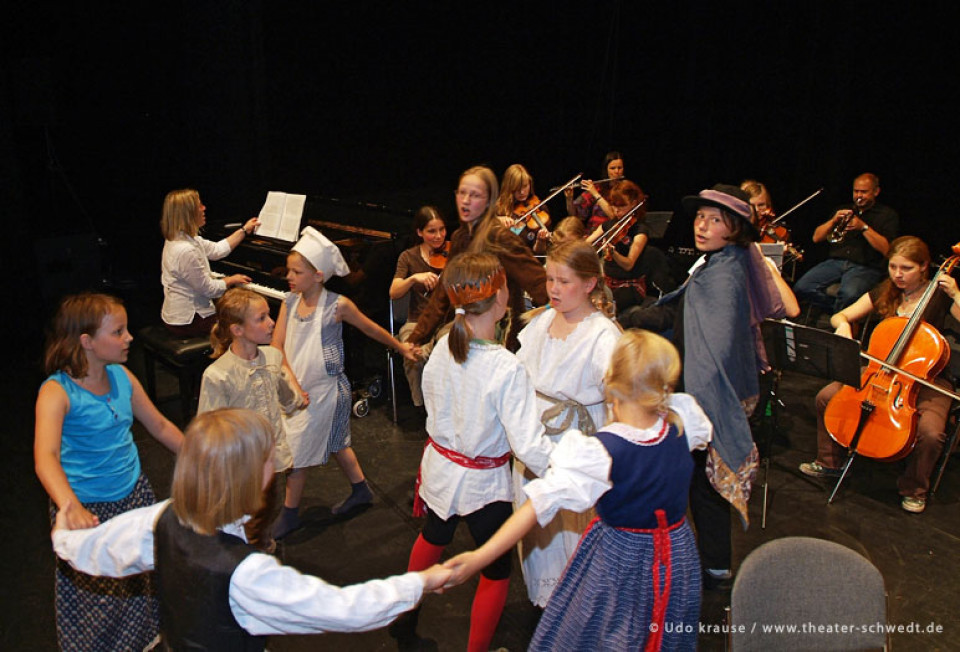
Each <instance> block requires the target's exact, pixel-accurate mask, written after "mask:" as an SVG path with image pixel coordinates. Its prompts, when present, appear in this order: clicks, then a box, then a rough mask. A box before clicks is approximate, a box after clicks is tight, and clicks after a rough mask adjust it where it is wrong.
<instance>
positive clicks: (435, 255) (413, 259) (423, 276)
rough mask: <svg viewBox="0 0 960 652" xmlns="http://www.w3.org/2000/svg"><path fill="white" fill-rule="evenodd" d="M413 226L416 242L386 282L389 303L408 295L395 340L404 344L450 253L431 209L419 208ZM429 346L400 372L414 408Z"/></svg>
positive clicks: (420, 399)
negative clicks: (404, 378) (408, 387)
mask: <svg viewBox="0 0 960 652" xmlns="http://www.w3.org/2000/svg"><path fill="white" fill-rule="evenodd" d="M413 227H414V229H415V230H416V232H417V237H418V238H420V242H419V244H416V245H414V246H412V247H410V248H409V249H406V250H405V251H403V253H401V254H400V258H399V259H398V260H397V271H396V273H395V274H394V275H393V281H392V282H391V283H390V298H391V299H392V300H396V299H401V298H403V297H405V296H407V294H409V295H410V305H409V308H408V310H407V321H406V323H405V324H404V325H403V326H401V327H400V333H399V335H398V337H397V339H398V340H400V341H401V342H406V341H407V340H408V339H409V338H410V333H412V332H413V329H414V328H415V327H416V325H417V319H418V318H419V317H420V312H421V311H422V310H423V307H424V306H425V305H426V303H427V300H428V299H429V298H430V293H431V292H433V290H434V289H435V288H436V287H437V284H438V282H439V279H440V273H441V272H442V271H443V267H444V265H445V264H446V260H447V255H448V253H449V251H450V242H449V241H448V240H447V239H446V238H447V226H446V223H445V222H444V220H443V216H442V215H441V214H440V211H439V210H438V209H437V208H436V207H435V206H421V207H420V210H418V211H417V213H416V215H415V216H414V218H413ZM433 344H434V340H432V339H431V340H429V341H427V342H425V343H424V344H423V345H422V346H421V347H420V348H421V350H422V351H423V360H422V361H420V362H418V363H413V362H410V361H409V360H404V363H403V371H404V373H405V374H406V376H407V381H408V383H409V384H410V396H411V398H412V399H413V404H414V405H415V406H417V407H423V394H422V393H421V391H420V374H421V372H422V371H423V365H424V362H425V361H426V359H427V358H428V357H429V356H430V351H431V350H432V349H433Z"/></svg>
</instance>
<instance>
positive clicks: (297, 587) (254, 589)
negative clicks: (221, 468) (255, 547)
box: [53, 500, 423, 636]
mask: <svg viewBox="0 0 960 652" xmlns="http://www.w3.org/2000/svg"><path fill="white" fill-rule="evenodd" d="M169 503H170V501H169V500H165V501H163V502H161V503H157V504H156V505H151V506H150V507H141V508H140V509H134V510H131V511H129V512H125V513H123V514H121V515H119V516H116V517H114V518H112V519H110V520H109V521H107V522H105V523H103V524H101V525H99V526H98V527H96V528H93V529H89V530H54V532H53V549H54V551H55V552H56V553H57V555H59V556H60V557H61V558H62V559H64V560H65V561H67V562H69V563H70V565H71V566H73V567H74V568H75V569H77V570H79V571H81V572H83V573H87V574H89V575H105V576H108V577H125V576H128V575H135V574H137V573H142V572H145V571H150V570H153V568H154V556H153V529H154V527H155V526H156V522H157V519H158V518H159V517H160V514H161V513H162V512H163V510H164V509H165V508H166V507H167V505H168V504H169ZM222 530H223V531H224V532H226V533H227V534H232V535H234V536H237V537H240V538H242V539H244V540H246V537H245V536H244V532H243V526H242V521H239V522H237V523H232V524H230V525H228V526H226V527H224V528H222ZM422 596H423V581H422V580H421V579H420V576H419V575H418V574H417V573H406V574H404V575H395V576H393V577H389V578H387V579H382V580H370V581H369V582H364V583H363V584H354V585H352V586H347V587H343V588H340V587H337V586H333V585H330V584H327V583H326V582H324V581H323V580H321V579H320V578H317V577H313V576H312V575H304V574H302V573H300V572H299V571H298V570H296V569H294V568H291V567H289V566H284V565H282V564H281V563H280V562H279V561H278V560H277V559H276V558H274V557H271V556H270V555H265V554H262V553H257V552H255V553H251V554H250V555H248V556H247V558H246V559H244V560H243V561H242V562H240V564H239V565H238V566H237V568H236V570H234V572H233V576H232V577H231V578H230V589H229V600H230V611H231V612H233V615H234V617H235V618H236V619H237V622H238V623H239V624H240V626H241V627H243V628H244V629H245V630H246V631H247V632H249V633H250V634H253V635H254V636H267V635H271V634H319V633H322V632H332V631H336V632H363V631H367V630H371V629H376V628H378V627H383V626H385V625H387V624H389V623H390V622H391V621H392V620H393V619H394V618H396V617H397V616H398V615H399V614H401V613H403V612H404V611H409V610H410V609H412V608H413V607H415V606H416V605H417V603H418V602H419V601H420V598H421V597H422Z"/></svg>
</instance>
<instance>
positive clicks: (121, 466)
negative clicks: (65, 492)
mask: <svg viewBox="0 0 960 652" xmlns="http://www.w3.org/2000/svg"><path fill="white" fill-rule="evenodd" d="M107 376H108V377H109V379H110V391H109V392H108V393H107V394H105V395H103V396H97V395H96V394H93V393H91V392H89V391H87V390H86V389H84V388H82V387H80V386H79V385H78V384H77V383H76V382H74V381H73V379H71V378H70V376H68V375H67V373H66V372H64V371H58V372H56V373H54V374H52V375H51V376H50V377H49V378H48V379H47V381H46V382H49V381H51V380H55V381H57V382H58V383H59V384H60V386H61V387H62V388H63V391H65V392H66V393H67V398H68V399H69V400H70V409H69V411H68V412H67V414H66V416H65V417H64V419H63V430H62V432H61V435H60V466H62V467H63V471H64V473H66V475H67V481H68V482H69V483H70V488H71V489H73V492H74V493H75V494H77V498H78V499H79V500H80V502H83V503H92V502H108V501H114V500H120V499H121V498H124V497H126V496H127V495H128V494H129V493H130V492H131V491H132V490H133V486H134V484H136V482H137V478H139V477H140V458H139V456H138V455H137V447H136V445H135V444H134V443H133V434H132V433H131V432H130V427H131V426H132V425H133V405H132V403H131V397H132V396H133V387H132V386H131V384H130V379H129V378H128V377H127V373H126V371H124V369H123V367H122V366H121V365H115V364H112V365H107Z"/></svg>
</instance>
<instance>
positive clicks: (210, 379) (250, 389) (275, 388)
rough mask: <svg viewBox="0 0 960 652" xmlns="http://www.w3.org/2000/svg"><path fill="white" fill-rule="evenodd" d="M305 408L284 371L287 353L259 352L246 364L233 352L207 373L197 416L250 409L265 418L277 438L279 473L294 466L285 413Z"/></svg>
mask: <svg viewBox="0 0 960 652" xmlns="http://www.w3.org/2000/svg"><path fill="white" fill-rule="evenodd" d="M302 404H303V396H302V395H301V394H300V392H298V391H296V390H295V389H294V388H293V385H292V384H291V383H290V379H289V378H288V377H287V373H286V372H285V371H284V370H283V353H282V352H281V351H280V350H279V349H276V348H274V347H272V346H266V345H264V346H260V347H258V348H257V357H256V358H254V359H253V360H244V359H243V358H241V357H240V356H238V355H237V354H235V353H234V352H233V351H231V350H230V349H227V350H226V351H224V353H223V355H221V356H220V357H219V358H217V359H216V360H215V361H214V363H213V364H211V365H210V366H209V367H207V368H206V370H205V371H204V372H203V380H202V381H201V383H200V401H199V404H198V406H197V414H203V413H204V412H210V411H211V410H216V409H218V408H224V407H234V408H247V409H248V410H253V411H254V412H257V413H259V414H262V415H263V416H265V417H266V418H267V421H269V422H270V425H272V426H273V428H274V433H275V434H276V441H275V442H274V448H273V468H274V471H276V472H277V473H279V472H281V471H286V470H287V469H289V468H291V467H292V466H293V454H292V453H291V452H290V445H289V444H288V443H287V435H286V430H285V428H284V427H283V417H282V416H281V412H285V413H290V412H292V411H294V410H295V409H297V408H298V407H300V406H301V405H302Z"/></svg>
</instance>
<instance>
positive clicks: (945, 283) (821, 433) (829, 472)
mask: <svg viewBox="0 0 960 652" xmlns="http://www.w3.org/2000/svg"><path fill="white" fill-rule="evenodd" d="M887 271H888V274H889V277H888V278H887V279H886V280H885V281H883V282H882V283H881V284H880V285H878V286H877V287H875V288H874V289H873V290H871V291H870V292H868V293H866V294H864V295H863V296H861V297H860V298H859V299H858V300H857V301H855V302H854V303H852V304H850V305H849V306H847V307H846V308H844V309H843V310H841V311H840V312H838V313H836V314H835V315H833V316H832V317H831V318H830V325H831V326H833V328H834V329H835V331H834V332H835V333H836V334H837V335H843V336H844V337H851V338H852V337H853V327H854V325H855V324H859V323H861V322H862V321H863V320H864V319H865V318H866V317H867V316H868V315H870V314H871V313H874V312H876V313H878V316H879V317H880V318H881V319H886V318H887V317H894V316H900V317H910V316H911V315H912V314H913V312H914V310H916V308H917V305H918V302H919V300H920V297H921V296H923V293H924V290H926V289H927V286H928V285H929V283H930V280H929V278H930V250H929V249H928V248H927V245H926V244H925V243H924V242H923V240H921V239H920V238H917V237H914V236H903V237H900V238H897V239H896V240H894V241H893V243H891V245H890V251H889V252H888V254H887ZM937 285H938V289H939V290H940V292H937V293H935V294H934V296H933V298H932V299H931V300H930V302H929V303H928V304H927V307H926V310H925V311H924V314H923V319H924V321H926V322H927V323H929V324H930V325H931V326H933V327H934V328H936V329H937V330H943V323H944V320H945V319H946V316H947V312H949V313H950V314H951V315H953V317H954V318H956V319H960V305H958V302H960V290H958V289H957V282H956V281H955V280H954V279H953V277H951V276H949V275H947V274H943V275H941V276H940V277H939V278H938V280H937ZM934 382H936V384H937V385H940V386H942V387H945V388H947V389H952V385H951V383H950V382H949V381H948V380H947V379H946V378H944V376H943V375H941V376H938V377H937V378H936V379H935V381H934ZM841 387H842V385H841V384H840V383H839V382H833V383H830V384H829V385H827V386H826V387H824V388H823V389H822V390H820V392H819V393H818V394H817V399H816V405H817V459H816V460H814V461H813V462H804V463H803V464H801V465H800V470H801V471H802V472H803V473H805V474H806V475H809V476H812V477H817V478H831V477H839V475H840V467H841V466H842V465H843V460H844V459H845V451H844V449H843V447H842V446H840V445H839V444H837V443H836V442H835V441H833V439H832V438H831V437H830V434H829V433H828V432H827V429H826V426H825V425H824V422H823V414H824V411H825V410H826V408H827V403H829V402H830V399H831V398H833V396H834V395H835V394H836V393H837V392H838V391H840V388H841ZM949 410H950V398H949V397H947V396H945V395H943V394H940V393H938V392H936V391H934V390H932V389H929V388H927V387H922V386H921V387H920V389H919V391H918V393H917V413H918V415H919V418H918V421H917V443H916V447H915V448H914V450H913V452H912V453H911V454H910V456H909V457H908V458H907V467H906V469H905V470H904V472H903V475H901V476H900V478H899V479H898V481H897V485H898V488H899V490H900V495H901V496H902V498H901V503H900V505H901V507H903V509H905V510H906V511H908V512H913V513H920V512H922V511H923V510H924V509H926V506H927V491H928V490H929V488H930V474H931V473H932V472H933V469H934V466H935V465H936V463H937V459H938V458H939V457H940V453H941V452H942V450H943V443H944V441H945V440H946V435H945V433H944V430H945V427H946V424H947V413H948V412H949Z"/></svg>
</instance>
